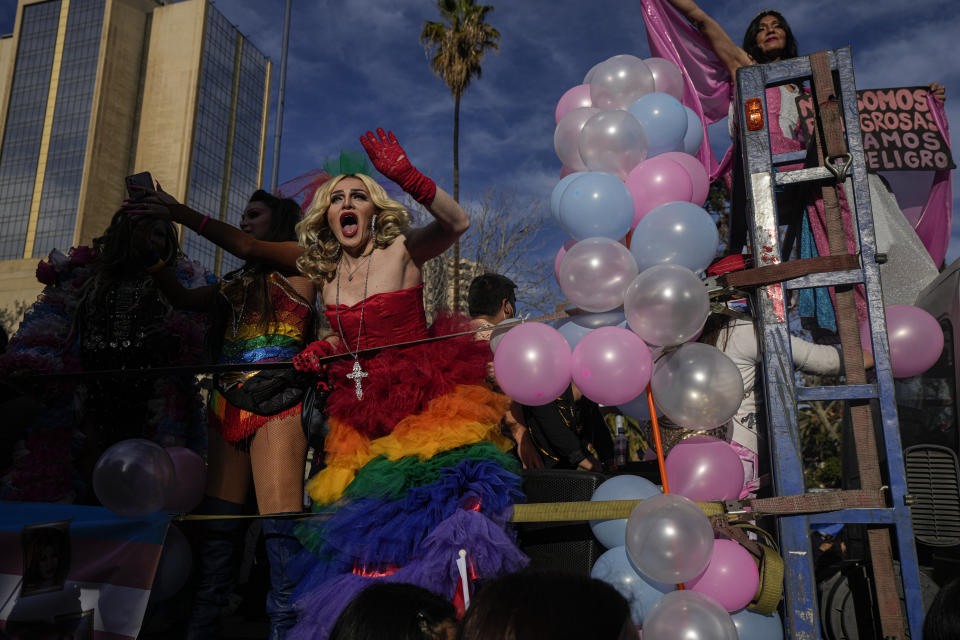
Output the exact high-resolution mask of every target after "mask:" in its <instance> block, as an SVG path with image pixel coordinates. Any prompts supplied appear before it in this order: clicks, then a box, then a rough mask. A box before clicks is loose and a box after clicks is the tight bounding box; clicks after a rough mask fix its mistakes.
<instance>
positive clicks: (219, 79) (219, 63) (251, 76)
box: [183, 6, 268, 274]
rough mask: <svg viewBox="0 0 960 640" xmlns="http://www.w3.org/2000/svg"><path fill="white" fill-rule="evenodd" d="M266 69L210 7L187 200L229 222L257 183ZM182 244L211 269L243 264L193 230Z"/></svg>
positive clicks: (235, 220)
mask: <svg viewBox="0 0 960 640" xmlns="http://www.w3.org/2000/svg"><path fill="white" fill-rule="evenodd" d="M267 70H268V60H267V58H266V57H265V56H264V55H263V54H262V53H260V52H259V51H257V50H256V49H255V48H254V47H253V46H252V45H250V43H249V42H247V41H245V40H244V39H243V37H242V36H241V35H240V34H239V33H237V31H236V29H234V28H233V26H232V25H231V24H230V22H229V21H228V20H227V19H226V18H225V17H224V16H223V14H221V13H220V12H219V11H217V10H216V8H214V7H212V6H211V7H209V9H208V11H207V25H206V36H205V39H204V46H203V59H202V61H201V70H200V86H199V92H198V95H197V117H196V122H195V124H194V141H193V152H192V154H191V155H192V160H191V165H190V183H189V188H188V190H187V204H189V205H190V206H191V207H192V208H194V209H196V210H197V211H200V212H201V213H203V214H205V215H208V216H210V217H211V218H214V219H217V220H223V221H224V222H227V223H229V224H232V225H238V224H239V223H240V215H241V214H242V212H243V209H244V207H245V206H246V203H247V200H248V199H249V198H250V195H251V194H252V193H253V192H254V191H255V190H256V189H257V188H258V187H259V182H260V149H261V144H262V135H263V133H262V123H263V112H264V93H265V92H264V87H265V85H266V82H267ZM183 249H184V252H185V253H186V254H187V255H188V256H190V257H191V258H194V259H195V260H199V261H200V262H201V263H203V264H204V266H206V267H208V268H209V269H211V270H213V269H214V267H215V265H217V264H218V262H219V274H223V273H227V272H229V271H232V270H233V269H236V268H238V267H239V266H240V264H241V262H240V260H238V259H237V258H235V257H234V256H232V255H230V254H229V253H226V252H224V251H222V250H220V249H218V248H217V247H215V246H214V245H213V244H211V243H210V242H209V241H208V240H205V239H203V238H200V237H199V236H197V235H195V234H187V235H186V236H185V237H184V242H183ZM218 254H219V255H218Z"/></svg>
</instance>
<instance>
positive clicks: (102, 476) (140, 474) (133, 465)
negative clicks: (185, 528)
mask: <svg viewBox="0 0 960 640" xmlns="http://www.w3.org/2000/svg"><path fill="white" fill-rule="evenodd" d="M205 480H206V465H205V464H204V462H203V458H201V457H200V456H199V454H197V453H196V452H195V451H193V450H191V449H187V448H185V447H167V448H163V447H161V446H160V445H158V444H157V443H155V442H153V441H151V440H145V439H142V438H132V439H130V440H121V441H120V442H118V443H116V444H114V445H113V446H111V447H110V448H108V449H107V450H106V451H104V452H103V454H102V455H101V456H100V459H99V460H97V464H96V466H95V467H94V468H93V492H94V493H95V494H96V496H97V499H98V500H100V504H102V505H103V506H105V507H106V508H107V509H110V511H113V512H114V513H116V514H117V515H121V516H125V517H128V518H142V517H143V516H147V515H150V514H151V513H155V512H157V511H159V510H161V509H166V510H168V511H176V512H182V513H185V512H188V511H191V510H192V509H193V508H194V507H196V506H197V505H198V504H199V503H200V500H201V498H203V490H204V486H205Z"/></svg>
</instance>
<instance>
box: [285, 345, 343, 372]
mask: <svg viewBox="0 0 960 640" xmlns="http://www.w3.org/2000/svg"><path fill="white" fill-rule="evenodd" d="M333 352H334V349H333V345H332V344H330V343H329V342H327V341H326V340H317V341H316V342H312V343H310V344H309V345H307V348H306V349H304V350H303V351H301V352H300V353H298V354H297V355H295V356H293V368H294V369H296V370H297V371H304V372H306V373H319V374H322V373H324V372H325V371H326V363H325V362H321V359H322V358H326V357H327V356H331V355H333Z"/></svg>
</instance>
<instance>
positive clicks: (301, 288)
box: [287, 275, 317, 302]
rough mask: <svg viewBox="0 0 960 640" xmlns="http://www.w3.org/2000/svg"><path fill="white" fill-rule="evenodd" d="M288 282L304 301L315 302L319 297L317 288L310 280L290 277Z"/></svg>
mask: <svg viewBox="0 0 960 640" xmlns="http://www.w3.org/2000/svg"><path fill="white" fill-rule="evenodd" d="M287 282H289V283H290V286H292V287H293V288H294V290H295V291H296V292H297V293H299V294H300V295H301V296H303V299H304V300H306V301H307V302H313V299H314V298H315V297H316V295H317V287H316V285H315V284H313V282H311V281H310V278H308V277H306V276H301V275H296V276H288V277H287Z"/></svg>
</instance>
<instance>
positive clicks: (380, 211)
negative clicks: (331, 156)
mask: <svg viewBox="0 0 960 640" xmlns="http://www.w3.org/2000/svg"><path fill="white" fill-rule="evenodd" d="M344 178H357V179H359V180H360V181H361V182H363V184H364V185H365V186H366V187H367V191H369V192H370V200H371V202H373V205H374V206H375V207H376V208H377V211H376V213H375V214H374V217H373V227H374V228H373V246H374V248H377V249H384V248H386V247H389V246H390V245H391V244H392V243H393V241H394V240H396V238H397V237H398V236H401V235H403V234H404V233H406V232H407V230H408V229H409V228H410V220H411V219H410V212H409V211H407V208H406V207H404V206H403V205H402V204H400V203H399V202H397V201H396V200H392V199H391V198H390V196H388V195H387V192H386V191H384V190H383V187H381V186H380V185H379V184H377V183H376V181H375V180H374V179H373V178H371V177H370V176H368V175H365V174H362V173H353V174H340V175H338V176H336V177H334V178H331V179H330V180H327V181H326V182H325V183H323V185H322V186H321V187H320V188H319V189H317V193H316V194H315V195H314V196H313V201H312V202H311V203H310V206H309V207H308V208H307V212H306V214H305V215H304V216H303V220H301V221H300V223H299V224H298V225H297V236H298V238H299V241H300V246H301V247H302V248H303V255H301V256H300V257H299V258H298V259H297V268H298V269H300V272H301V273H303V275H305V276H307V277H308V278H310V280H312V281H313V282H314V284H317V285H320V286H323V284H324V283H326V282H330V281H331V280H333V276H334V274H335V273H336V272H337V264H338V263H339V262H340V256H341V253H342V249H341V247H340V242H339V241H338V240H337V237H336V236H335V235H334V233H333V230H332V229H330V224H329V222H328V221H327V209H329V208H330V198H331V194H332V193H333V190H334V187H336V186H337V184H338V183H339V182H340V181H341V180H343V179H344Z"/></svg>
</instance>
